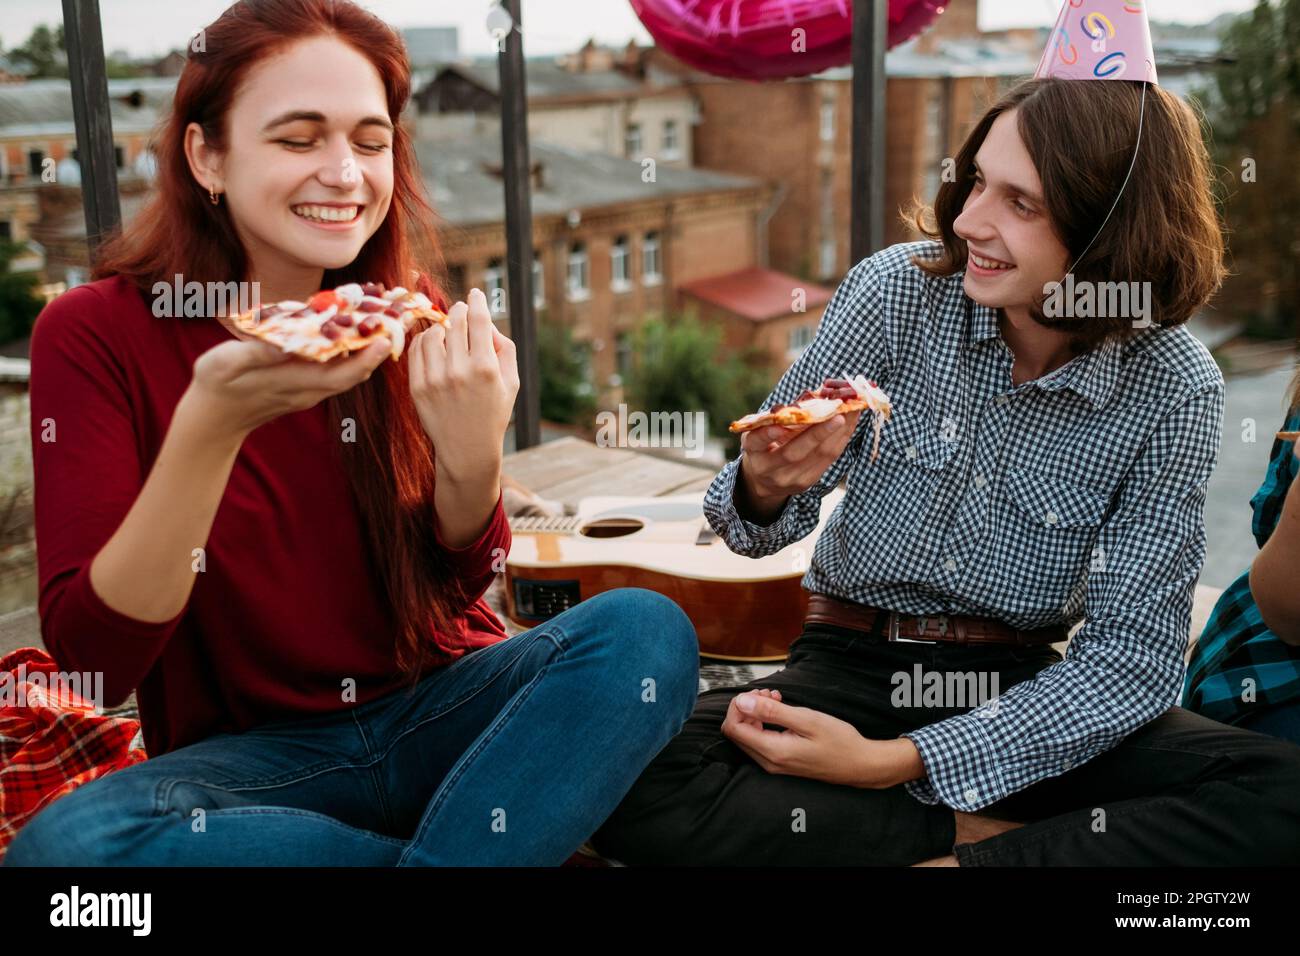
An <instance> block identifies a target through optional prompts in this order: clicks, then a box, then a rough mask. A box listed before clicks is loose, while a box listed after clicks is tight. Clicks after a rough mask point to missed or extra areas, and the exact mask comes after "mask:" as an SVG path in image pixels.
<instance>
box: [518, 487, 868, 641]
mask: <svg viewBox="0 0 1300 956" xmlns="http://www.w3.org/2000/svg"><path fill="white" fill-rule="evenodd" d="M843 496H844V492H843V490H842V489H840V488H836V489H835V490H834V491H832V492H831V493H830V494H828V495H827V496H826V497H825V498H823V499H822V510H821V517H820V520H819V523H818V526H817V528H816V529H815V530H814V531H813V532H812V534H810V535H808V536H807V537H806V538H803V539H802V540H800V541H796V542H795V543H794V544H791V545H789V546H788V547H786V548H783V549H782V550H780V551H778V552H776V553H775V554H771V555H768V556H767V557H763V558H746V557H743V556H742V555H739V554H735V553H734V552H732V551H731V550H730V549H728V548H727V545H726V544H725V543H724V542H723V541H722V539H721V538H719V537H718V536H717V535H716V534H715V533H714V532H713V529H712V528H710V527H709V524H708V522H707V521H706V520H705V518H704V510H703V502H704V492H702V491H701V492H697V493H693V494H689V495H676V496H672V497H667V498H627V497H622V498H620V497H600V498H587V499H584V500H583V501H582V502H581V504H580V505H579V507H578V513H577V514H576V515H573V516H566V517H559V518H534V517H528V518H511V519H510V530H511V533H512V535H513V544H512V545H511V548H510V554H509V556H508V557H507V558H506V609H507V613H508V614H509V615H510V618H511V620H513V621H514V622H515V623H517V624H519V625H520V626H521V627H535V626H536V625H538V624H540V623H542V622H543V621H545V620H548V619H549V618H551V617H554V616H555V615H556V614H559V613H560V612H561V611H564V610H566V609H568V608H570V607H573V606H574V605H575V604H578V603H579V602H581V601H585V600H586V599H587V598H589V597H591V596H592V595H594V594H600V593H601V592H602V591H610V590H613V589H614V588H622V587H641V588H648V589H650V590H652V591H658V592H659V593H660V594H663V595H666V596H667V597H669V598H671V599H672V600H673V601H675V602H676V603H677V604H678V605H679V606H680V607H681V608H682V610H683V611H685V612H686V615H687V616H688V617H689V618H690V619H691V622H692V623H693V624H694V625H695V631H696V633H697V634H698V636H699V641H700V654H701V655H702V656H704V657H710V658H718V659H722V660H730V661H753V662H759V661H782V660H785V658H786V655H787V652H788V650H789V647H790V644H791V643H792V642H793V641H794V639H795V638H796V637H798V636H799V634H800V633H801V631H802V630H803V619H804V612H805V610H806V609H807V606H808V595H807V592H806V591H804V589H803V588H802V587H800V586H799V582H800V580H801V579H802V578H803V575H804V572H805V571H806V570H807V569H808V564H809V562H810V561H811V559H812V552H813V545H814V544H815V543H816V540H817V535H818V534H819V533H820V532H821V529H822V527H823V526H824V525H825V523H826V519H827V518H828V517H830V514H831V512H832V511H833V510H834V509H835V506H836V505H837V504H838V503H839V501H840V499H841V498H842V497H843Z"/></svg>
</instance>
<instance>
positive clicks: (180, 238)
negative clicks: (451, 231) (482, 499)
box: [94, 0, 469, 681]
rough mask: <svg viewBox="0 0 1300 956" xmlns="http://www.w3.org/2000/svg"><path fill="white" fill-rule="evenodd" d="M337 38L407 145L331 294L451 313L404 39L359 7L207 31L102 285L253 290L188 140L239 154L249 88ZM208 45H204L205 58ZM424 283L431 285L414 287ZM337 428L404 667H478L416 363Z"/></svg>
mask: <svg viewBox="0 0 1300 956" xmlns="http://www.w3.org/2000/svg"><path fill="white" fill-rule="evenodd" d="M322 34H324V35H330V36H335V37H337V38H338V39H339V40H341V41H343V42H344V43H347V44H349V45H350V46H352V47H354V48H355V49H356V50H358V51H359V52H360V53H361V54H362V55H364V56H365V57H367V58H368V59H369V60H370V62H371V63H372V64H374V67H375V69H376V70H377V71H378V73H379V77H380V79H381V81H382V82H383V84H384V92H385V95H386V98H387V101H388V115H389V118H390V119H391V120H392V122H393V125H394V127H395V129H394V133H393V200H392V204H391V205H390V207H389V210H388V215H387V216H386V217H385V219H384V221H383V223H382V224H381V225H380V226H379V229H378V230H377V231H376V232H375V234H374V235H373V236H371V237H370V239H369V240H368V241H367V242H366V244H365V246H363V247H362V249H361V252H360V253H359V254H358V255H357V257H356V259H355V260H354V261H353V262H352V263H351V265H349V266H347V267H345V268H342V269H329V270H326V272H325V276H324V279H323V285H324V287H326V288H329V287H332V286H336V285H340V284H342V283H344V282H382V283H384V284H385V285H387V286H390V287H391V286H397V285H403V286H407V287H412V286H414V287H417V288H421V289H423V290H424V291H425V292H426V293H427V294H428V295H429V296H430V298H432V299H433V300H434V302H435V303H436V304H437V305H438V306H439V307H440V308H443V309H445V308H446V307H447V297H446V296H445V295H443V294H442V292H441V290H439V289H437V288H435V287H434V286H433V284H432V282H431V281H430V280H429V279H428V276H429V275H430V274H440V273H441V267H442V260H441V252H440V249H439V245H438V239H437V233H436V229H435V226H434V213H433V210H432V209H431V208H430V207H429V204H428V202H427V201H426V200H425V198H424V192H423V185H422V182H421V178H420V173H419V168H418V165H417V163H416V160H415V153H414V150H413V148H412V145H411V140H410V136H409V134H408V133H407V131H406V130H405V129H404V128H403V126H402V125H401V123H400V122H399V117H400V116H401V113H402V109H403V107H404V106H405V105H406V101H407V98H408V96H409V94H410V82H411V81H410V75H411V74H410V65H409V63H408V61H407V57H406V50H405V47H404V46H403V45H402V41H401V38H400V37H399V36H398V35H397V34H396V33H395V32H394V31H393V30H392V29H391V28H390V27H389V26H388V25H387V24H386V23H384V22H383V21H382V20H380V19H379V18H378V17H375V16H373V15H372V14H370V13H368V12H366V11H365V10H363V9H362V8H361V7H359V6H357V5H356V4H354V3H350V2H346V0H239V2H237V3H235V4H233V5H232V6H231V7H229V8H228V9H227V10H226V11H225V12H224V13H222V15H221V16H220V18H218V19H217V20H216V22H214V23H212V24H211V25H210V26H208V27H207V28H206V29H205V30H204V34H203V43H202V47H203V49H202V50H201V51H198V52H191V53H190V54H189V59H188V62H187V63H186V64H185V69H184V70H183V71H182V72H181V75H180V79H179V81H178V83H177V85H176V96H175V101H174V103H173V108H172V113H171V115H170V116H169V117H168V119H167V120H166V121H165V124H164V125H163V127H162V129H161V131H160V134H159V137H158V142H157V144H156V147H155V152H156V155H157V162H158V175H157V181H156V183H155V190H154V193H153V195H152V197H151V199H150V201H149V203H148V205H147V207H146V208H145V209H144V210H143V211H142V212H141V213H140V214H139V215H138V216H137V217H136V218H135V219H134V220H133V221H132V222H131V223H130V224H129V226H128V227H127V228H126V230H125V231H124V232H123V234H122V235H120V236H117V237H114V238H113V239H112V240H111V241H109V242H108V243H106V244H105V245H104V246H103V247H102V251H101V253H100V255H99V257H98V260H97V262H96V266H95V271H94V277H95V278H102V277H105V276H111V275H122V276H126V277H128V278H129V279H131V280H132V282H133V283H134V284H135V285H137V286H138V287H139V288H140V290H141V292H142V294H144V295H146V296H147V295H149V294H150V290H151V289H152V288H153V285H154V283H155V282H159V281H164V282H168V283H170V282H171V281H172V277H173V276H174V275H176V274H177V273H179V274H181V275H182V276H183V277H184V280H185V281H186V282H189V281H197V282H203V283H206V282H229V281H231V280H232V279H237V280H244V279H247V278H248V276H247V269H248V260H247V256H246V255H245V251H244V248H243V246H242V244H241V243H240V241H239V239H238V237H237V235H236V233H235V229H234V225H233V223H232V222H231V219H230V214H229V212H228V210H227V207H226V205H225V204H224V203H223V204H221V205H215V206H214V205H213V204H212V203H210V202H209V200H208V194H207V191H206V190H205V188H204V187H202V186H201V185H200V184H199V183H198V182H196V181H195V179H194V176H193V175H192V173H191V171H190V168H189V164H188V162H187V161H186V158H185V149H184V140H185V129H186V127H187V126H188V125H189V124H190V123H198V124H199V125H200V126H201V127H202V128H203V136H204V138H205V140H206V141H207V142H208V143H210V144H212V145H214V146H216V148H218V149H223V148H225V144H226V118H227V115H228V114H229V112H230V107H231V103H232V101H233V100H234V98H235V94H236V92H237V91H238V89H239V87H240V84H241V82H242V80H243V78H244V77H245V76H246V74H247V73H248V71H249V69H250V68H251V67H252V66H253V65H254V64H256V63H257V62H258V61H259V60H262V59H264V58H265V57H268V56H271V55H273V54H276V53H280V52H282V51H283V50H284V49H285V48H286V47H288V46H290V45H292V44H294V43H297V42H299V41H301V40H305V39H308V38H310V37H316V36H320V35H322ZM193 45H198V44H192V46H193ZM416 274H418V275H419V279H418V280H414V279H413V277H414V276H415V275H416ZM327 407H328V410H329V414H330V418H331V420H332V421H334V422H342V421H343V420H344V419H347V418H351V419H352V420H353V421H354V422H356V437H357V440H356V441H355V442H343V441H340V442H339V444H338V447H339V455H340V459H341V461H342V463H343V465H344V467H345V468H346V470H347V473H348V477H349V479H350V481H351V485H352V488H353V491H354V493H355V496H356V504H357V506H358V508H359V511H360V514H361V517H362V521H363V523H364V525H365V529H366V537H367V541H368V542H369V551H370V555H369V556H370V560H371V562H372V565H373V567H374V571H375V574H376V577H377V579H378V580H379V581H380V582H381V583H382V585H383V586H384V588H385V590H386V592H387V596H388V599H389V601H390V602H391V605H392V608H393V611H394V616H395V618H396V620H397V622H398V633H397V634H396V635H395V643H396V647H395V652H396V657H395V660H396V664H397V666H398V667H399V668H400V669H401V670H402V671H404V672H405V673H406V674H407V675H408V676H409V677H410V679H411V680H412V681H414V680H415V679H416V678H418V677H419V675H420V673H421V671H422V670H423V669H425V667H426V665H429V664H438V663H446V662H447V661H448V660H451V659H453V658H455V657H459V656H460V655H461V654H462V653H464V650H465V646H464V644H463V643H462V641H461V636H462V630H461V619H462V617H463V614H464V611H465V609H466V607H467V606H468V604H469V601H468V600H467V597H466V595H465V594H464V591H463V588H461V586H460V582H459V581H458V580H457V579H456V578H455V577H454V576H453V575H452V574H451V573H450V571H449V569H448V566H447V564H446V562H445V560H444V559H443V558H442V556H441V553H440V551H439V549H438V547H437V542H436V539H435V537H434V522H435V521H436V517H435V514H434V509H433V487H434V458H433V447H432V444H431V443H430V441H429V438H428V436H427V435H426V434H425V433H424V429H423V428H422V427H421V425H420V422H419V418H418V416H417V414H416V412H415V409H414V406H413V405H412V403H411V400H410V392H409V390H408V384H407V377H406V363H405V362H401V361H398V362H384V363H382V365H381V366H380V368H379V369H378V370H377V372H376V374H374V375H372V376H371V377H370V378H369V379H368V380H367V381H366V382H364V383H362V384H361V385H358V386H357V387H356V388H354V389H352V390H351V391H348V392H345V393H343V394H341V395H335V396H332V397H331V398H330V399H328V406H327Z"/></svg>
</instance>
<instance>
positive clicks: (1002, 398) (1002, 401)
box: [993, 395, 1011, 405]
mask: <svg viewBox="0 0 1300 956" xmlns="http://www.w3.org/2000/svg"><path fill="white" fill-rule="evenodd" d="M993 401H995V402H997V403H998V404H999V405H1005V404H1006V403H1007V402H1009V401H1011V399H1009V398H1007V396H1005V395H999V396H998V397H997V398H995V399H993Z"/></svg>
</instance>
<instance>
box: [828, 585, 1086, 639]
mask: <svg viewBox="0 0 1300 956" xmlns="http://www.w3.org/2000/svg"><path fill="white" fill-rule="evenodd" d="M882 615H883V620H881V616H882ZM804 623H805V624H808V623H820V624H832V625H834V626H836V627H846V628H849V629H850V630H854V631H866V632H868V633H870V634H880V635H881V636H883V637H885V638H886V639H888V640H889V641H903V642H906V643H920V644H933V643H935V642H938V641H947V642H949V643H954V644H1015V645H1020V646H1032V645H1037V644H1056V643H1058V642H1060V641H1064V640H1065V639H1066V638H1067V637H1068V636H1069V628H1067V627H1065V626H1064V625H1058V626H1056V627H1042V628H1038V629H1037V630H1033V631H1022V630H1019V629H1017V628H1014V627H1011V626H1010V625H1009V624H1004V623H1003V622H1002V621H999V620H996V619H994V618H991V617H971V616H968V615H958V614H934V615H926V616H921V615H910V614H899V613H898V612H896V611H886V610H884V609H883V608H875V607H870V606H869V605H866V604H857V603H855V602H852V601H841V600H840V599H839V598H833V597H830V596H828V595H825V594H810V595H809V596H808V613H807V614H806V615H805V617H804Z"/></svg>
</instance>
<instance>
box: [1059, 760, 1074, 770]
mask: <svg viewBox="0 0 1300 956" xmlns="http://www.w3.org/2000/svg"><path fill="white" fill-rule="evenodd" d="M1073 766H1074V763H1073V762H1072V761H1071V760H1070V758H1069V757H1066V758H1065V759H1064V760H1062V761H1061V769H1062V770H1069V769H1070V768H1071V767H1073Z"/></svg>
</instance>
